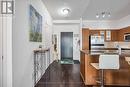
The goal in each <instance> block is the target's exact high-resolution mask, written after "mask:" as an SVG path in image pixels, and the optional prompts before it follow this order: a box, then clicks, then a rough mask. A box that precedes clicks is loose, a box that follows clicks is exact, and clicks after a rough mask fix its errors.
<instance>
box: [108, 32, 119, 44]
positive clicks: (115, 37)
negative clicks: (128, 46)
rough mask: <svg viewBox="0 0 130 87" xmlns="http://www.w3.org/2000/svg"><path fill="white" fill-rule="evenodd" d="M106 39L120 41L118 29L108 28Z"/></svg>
mask: <svg viewBox="0 0 130 87" xmlns="http://www.w3.org/2000/svg"><path fill="white" fill-rule="evenodd" d="M108 33H109V34H108ZM105 41H109V42H111V41H118V30H106V32H105Z"/></svg>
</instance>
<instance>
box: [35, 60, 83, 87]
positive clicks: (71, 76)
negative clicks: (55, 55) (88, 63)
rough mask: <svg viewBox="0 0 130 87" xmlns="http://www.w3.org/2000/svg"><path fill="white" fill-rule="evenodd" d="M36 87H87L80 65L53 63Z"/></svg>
mask: <svg viewBox="0 0 130 87" xmlns="http://www.w3.org/2000/svg"><path fill="white" fill-rule="evenodd" d="M36 87H85V86H84V83H83V81H82V78H81V76H80V65H79V64H73V65H72V64H68V65H67V64H58V63H57V62H53V63H52V64H51V65H50V66H49V67H48V69H47V70H46V73H45V74H44V76H43V77H42V79H41V80H40V81H39V82H38V84H37V86H36Z"/></svg>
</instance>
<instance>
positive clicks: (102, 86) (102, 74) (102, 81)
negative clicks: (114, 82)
mask: <svg viewBox="0 0 130 87" xmlns="http://www.w3.org/2000/svg"><path fill="white" fill-rule="evenodd" d="M101 87H104V70H103V69H102V70H101Z"/></svg>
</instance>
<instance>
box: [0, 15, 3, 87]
mask: <svg viewBox="0 0 130 87" xmlns="http://www.w3.org/2000/svg"><path fill="white" fill-rule="evenodd" d="M2 36H3V35H2V17H1V16H0V87H2V81H3V79H2V78H3V75H2V71H3V69H2V67H3V64H2Z"/></svg>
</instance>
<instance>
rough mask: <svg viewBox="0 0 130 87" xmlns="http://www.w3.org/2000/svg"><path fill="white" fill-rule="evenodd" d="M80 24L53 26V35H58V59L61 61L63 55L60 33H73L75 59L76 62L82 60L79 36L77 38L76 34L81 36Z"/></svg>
mask: <svg viewBox="0 0 130 87" xmlns="http://www.w3.org/2000/svg"><path fill="white" fill-rule="evenodd" d="M79 28H80V26H79V24H55V25H53V34H56V35H57V39H58V40H57V42H58V43H57V45H58V47H57V48H58V59H61V57H60V56H61V53H60V51H61V50H60V45H61V44H60V40H61V38H60V33H61V32H73V34H74V35H73V36H74V37H73V59H74V60H80V56H79V47H78V45H77V41H78V40H79V36H78V37H75V34H79V31H80V29H79Z"/></svg>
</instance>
